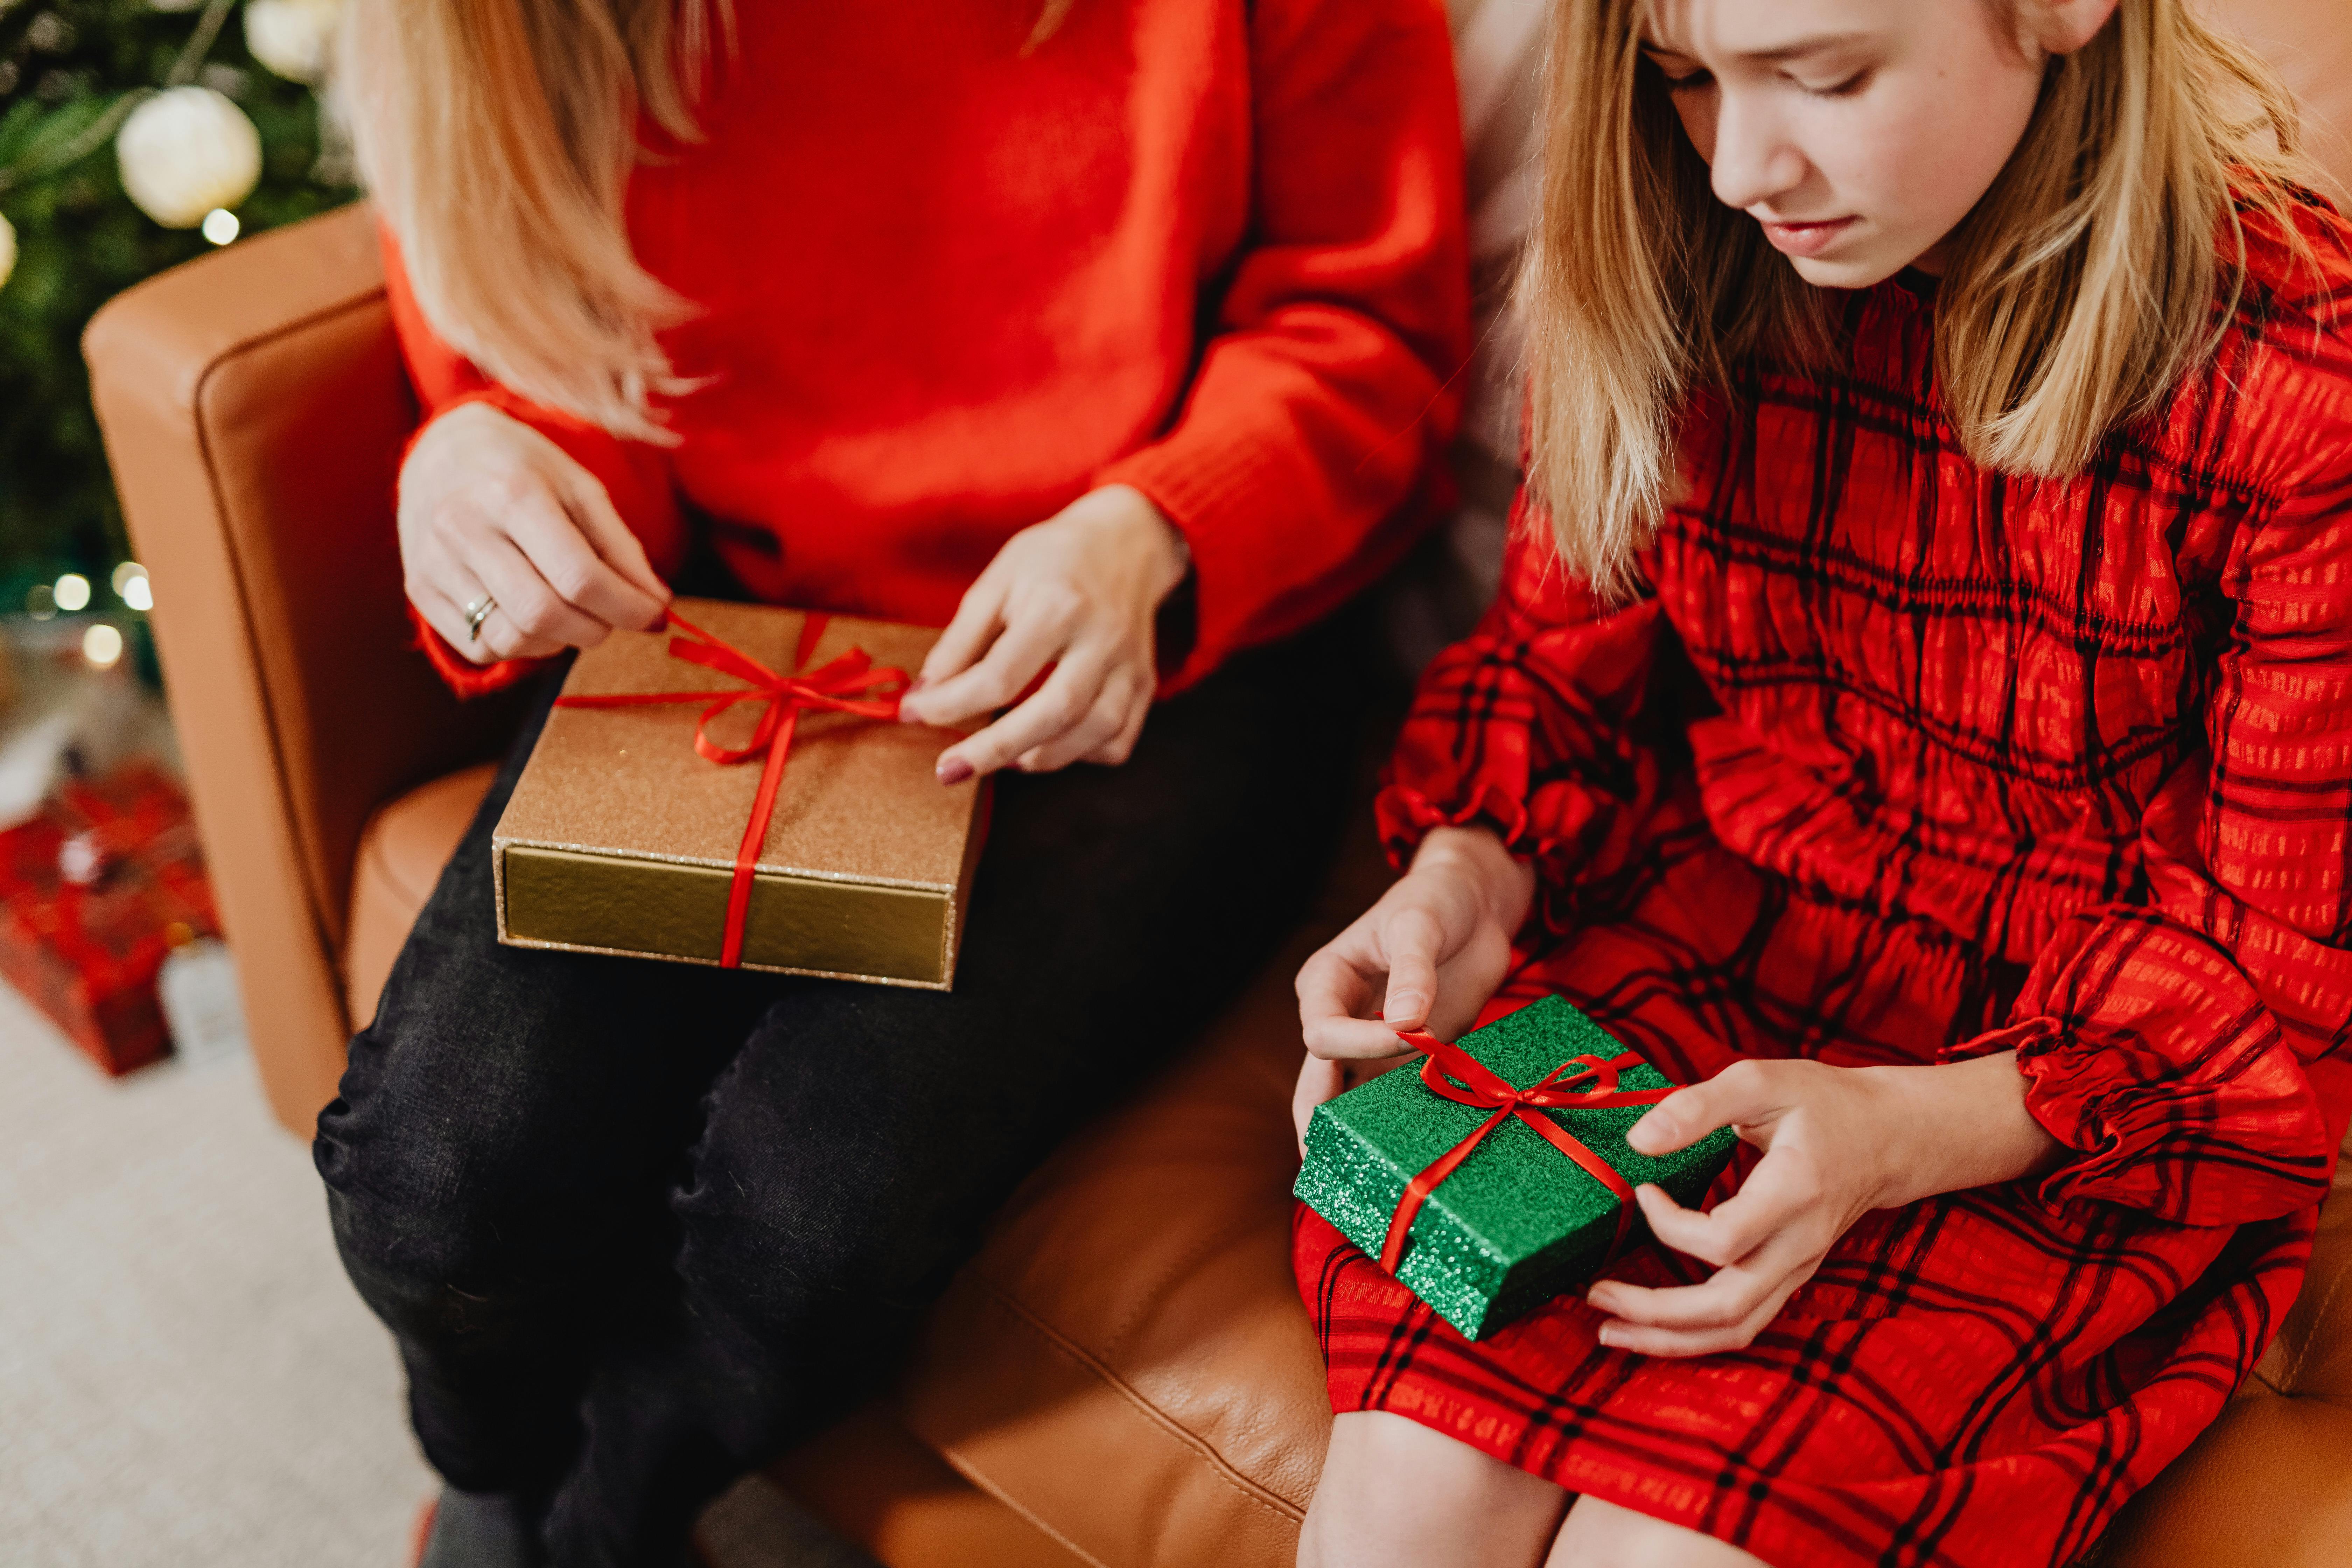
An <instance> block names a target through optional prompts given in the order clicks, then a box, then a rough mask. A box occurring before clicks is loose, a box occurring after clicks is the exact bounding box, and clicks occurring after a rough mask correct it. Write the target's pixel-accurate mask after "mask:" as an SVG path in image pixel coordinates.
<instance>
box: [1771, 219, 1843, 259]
mask: <svg viewBox="0 0 2352 1568" xmlns="http://www.w3.org/2000/svg"><path fill="white" fill-rule="evenodd" d="M1759 221H1762V220H1759ZM1853 224H1854V220H1853V218H1851V217H1833V218H1830V219H1828V220H1826V221H1824V222H1822V223H1770V222H1765V223H1764V237H1765V238H1766V239H1768V240H1770V241H1771V242H1772V248H1773V249H1775V250H1778V251H1780V252H1781V253H1782V254H1783V255H1787V256H1819V255H1820V254H1821V253H1822V251H1824V250H1827V249H1828V248H1829V247H1831V246H1832V245H1834V244H1836V243H1837V241H1838V239H1839V237H1841V236H1843V234H1844V233H1845V231H1846V230H1847V229H1849V228H1852V227H1853Z"/></svg>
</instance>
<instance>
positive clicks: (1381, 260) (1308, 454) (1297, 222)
mask: <svg viewBox="0 0 2352 1568" xmlns="http://www.w3.org/2000/svg"><path fill="white" fill-rule="evenodd" d="M1250 26H1251V29H1252V31H1251V50H1252V59H1251V72H1252V91H1253V93H1254V95H1255V106H1254V115H1255V138H1256V140H1255V176H1256V195H1255V209H1254V213H1253V218H1254V221H1253V225H1252V230H1251V237H1250V241H1249V248H1248V249H1247V250H1246V251H1245V252H1244V255H1243V256H1242V258H1241V259H1240V261H1239V263H1238V265H1237V266H1236V267H1235V268H1234V274H1233V277H1232V279H1231V281H1230V282H1229V284H1228V285H1227V287H1226V288H1225V289H1224V291H1223V298H1222V300H1221V303H1220V307H1219V310H1218V313H1217V315H1216V317H1215V320H1214V325H1213V335H1212V336H1211V337H1210V339H1209V341H1208V342H1207V344H1206V347H1205V350H1204V353H1203V355H1202V362H1201V364H1200V367H1199V370H1198V372H1197V373H1196V374H1195V375H1194V377H1193V381H1192V387H1191V389H1190V391H1189V394H1188V395H1187V397H1186V400H1185V403H1184V405H1183V407H1182V408H1181V411H1180V412H1179V414H1178V416H1177V418H1176V422H1175V424H1174V425H1173V426H1172V427H1171V429H1170V430H1169V431H1168V432H1167V433H1166V435H1165V436H1164V437H1162V438H1161V439H1160V440H1159V441H1157V442H1156V443H1154V444H1152V445H1151V446H1149V447H1144V448H1143V449H1142V450H1140V451H1139V452H1136V453H1133V454H1131V455H1129V457H1127V458H1122V459H1120V460H1119V461H1118V462H1116V463H1113V464H1111V465H1110V466H1109V467H1108V468H1105V469H1104V470H1102V471H1101V472H1100V473H1098V474H1097V476H1096V482H1097V484H1127V485H1132V486H1134V487H1135V488H1136V489H1139V490H1141V491H1142V492H1143V493H1144V494H1145V495H1147V496H1149V497H1150V499H1151V500H1152V501H1153V503H1154V504H1155V505H1157V506H1158V507H1159V508H1160V510H1161V511H1162V512H1164V513H1166V514H1167V516H1168V517H1169V519H1170V520H1171V521H1172V522H1174V524H1175V525H1176V527H1177V529H1178V530H1179V531H1181V533H1182V534H1183V535H1184V539H1185V542H1186V543H1187V545H1188V546H1189V547H1190V548H1191V550H1192V563H1193V570H1194V573H1195V576H1194V589H1195V594H1196V600H1195V623H1194V628H1193V637H1192V646H1191V647H1190V649H1189V650H1188V651H1187V652H1186V654H1185V655H1184V657H1183V658H1182V660H1181V663H1180V664H1178V665H1177V666H1176V667H1175V668H1173V669H1171V671H1170V675H1169V680H1168V685H1169V686H1170V687H1171V688H1173V687H1178V686H1181V685H1184V684H1186V683H1188V682H1190V681H1192V680H1194V679H1199V678H1200V677H1201V676H1202V675H1203V674H1205V673H1207V672H1208V671H1209V670H1211V669H1213V668H1215V666H1216V665H1217V663H1218V662H1219V661H1220V660H1221V659H1223V658H1226V657H1227V656H1229V655H1231V654H1232V653H1234V652H1235V651H1236V650H1238V649H1240V648H1242V647H1247V646H1249V645H1251V644H1253V643H1257V642H1263V641H1265V640H1267V639H1269V638H1273V637H1280V636H1282V635H1284V634H1286V633H1287V632H1290V631H1293V630H1296V629H1297V628H1298V627H1300V626H1305V625H1307V624H1308V623H1310V622H1312V621H1313V620H1314V619H1316V618H1317V617H1318V616H1321V615H1323V614H1324V613H1326V612H1328V610H1330V609H1331V608H1333V607H1334V606H1336V605H1338V604H1339V603H1340V602H1341V601H1342V600H1344V599H1345V598H1346V597H1347V596H1348V595H1350V594H1352V593H1353V592H1355V591H1356V590H1357V589H1359V588H1360V587H1362V586H1364V585H1365V584H1368V583H1370V581H1371V580H1372V579H1373V578H1374V577H1376V576H1377V575H1379V574H1380V573H1381V571H1383V570H1384V569H1386V568H1387V567H1388V566H1389V565H1391V563H1394V561H1395V560H1396V559H1397V558H1398V556H1400V555H1401V554H1402V552H1403V551H1404V549H1405V548H1406V546H1407V545H1409V544H1410V543H1411V542H1412V538H1413V536H1414V535H1415V534H1416V533H1417V532H1418V531H1419V528H1420V526H1421V525H1422V524H1423V523H1424V522H1425V521H1428V520H1429V519H1430V517H1432V516H1433V514H1434V512H1435V510H1437V508H1438V506H1439V505H1440V504H1441V503H1442V502H1443V500H1444V493H1443V487H1444V484H1445V483H1446V480H1445V479H1444V464H1443V458H1444V453H1445V450H1446V447H1447V445H1448V443H1449V442H1450V441H1451V439H1452V437H1453V433H1454V424H1455V421H1456V417H1457V415H1458V405H1459V395H1458V393H1457V391H1456V389H1455V387H1454V373H1455V372H1456V371H1457V370H1458V369H1459V368H1460V367H1461V365H1462V364H1463V363H1464V362H1465V359H1466V358H1467V357H1468V330H1469V329H1468V312H1469V305H1468V292H1469V279H1468V267H1469V264H1468V259H1467V254H1468V253H1467V243H1466V240H1465V235H1464V223H1465V219H1464V213H1463V200H1464V198H1463V189H1462V186H1463V170H1462V132H1461V121H1460V113H1459V110H1458V109H1457V107H1456V103H1455V98H1454V76H1453V67H1452V61H1453V50H1452V46H1451V42H1450V39H1449V37H1448V33H1447V29H1446V21H1445V11H1444V6H1443V5H1441V4H1439V3H1438V0H1259V3H1258V5H1256V6H1255V13H1254V16H1253V18H1252V21H1251V24H1250Z"/></svg>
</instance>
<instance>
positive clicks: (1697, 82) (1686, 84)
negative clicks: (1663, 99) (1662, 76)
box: [1666, 71, 1715, 92]
mask: <svg viewBox="0 0 2352 1568" xmlns="http://www.w3.org/2000/svg"><path fill="white" fill-rule="evenodd" d="M1713 85H1715V78H1714V77H1713V76H1712V75H1711V74H1709V73H1708V72H1706V71H1692V72H1690V73H1689V74H1688V75H1687V76H1670V77H1668V78H1667V79H1666V90H1667V91H1668V92H1696V91H1697V90H1698V89H1700V88H1703V87H1712V86H1713Z"/></svg>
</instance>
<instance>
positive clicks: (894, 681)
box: [555, 610, 908, 969]
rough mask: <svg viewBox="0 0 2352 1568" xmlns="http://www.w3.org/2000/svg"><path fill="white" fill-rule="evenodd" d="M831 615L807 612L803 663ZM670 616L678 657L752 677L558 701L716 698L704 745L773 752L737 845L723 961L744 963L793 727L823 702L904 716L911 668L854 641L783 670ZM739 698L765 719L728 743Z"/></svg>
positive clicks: (736, 756)
mask: <svg viewBox="0 0 2352 1568" xmlns="http://www.w3.org/2000/svg"><path fill="white" fill-rule="evenodd" d="M831 619H832V617H831V616H821V615H816V614H814V613H812V614H811V615H809V616H806V617H804V618H803V621H802V623H801V640H800V647H799V648H798V649H797V650H796V651H795V652H794V653H793V668H794V669H795V670H798V669H799V668H801V667H802V666H803V665H805V664H806V663H808V661H809V656H810V655H811V654H813V653H814V652H815V651H816V645H817V639H818V638H819V637H823V636H824V628H825V625H826V623H827V622H828V621H830V620H831ZM669 624H670V626H672V627H674V628H675V629H676V630H677V631H679V632H681V633H683V634H684V635H683V636H680V637H672V638H670V641H669V656H670V657H671V658H682V659H685V660H686V661H687V662H688V663H689V664H698V665H700V666H702V667H703V668H705V669H715V670H717V671H718V672H719V674H721V675H731V676H733V677H734V678H735V679H738V680H745V681H749V682H751V684H750V685H749V686H747V687H736V688H729V689H725V690H720V691H632V692H623V693H619V694H616V695H614V696H611V697H560V698H558V699H556V702H555V705H556V706H557V707H558V708H646V707H651V706H653V705H655V704H656V703H668V702H708V703H709V704H710V706H709V707H708V708H706V709H704V710H702V719H701V721H700V722H698V723H697V724H696V725H695V727H694V749H695V751H696V752H698V753H699V754H700V755H701V756H703V757H704V758H705V759H707V760H708V761H710V762H714V763H719V764H720V765H721V766H731V765H733V764H734V763H748V762H750V761H751V759H752V758H753V757H757V756H763V755H764V756H765V757H766V759H767V762H766V763H765V765H764V766H762V767H761V770H760V789H759V793H758V794H757V795H753V796H752V797H751V821H750V822H749V823H747V824H745V826H744V828H743V842H742V844H741V846H740V847H738V848H737V849H736V851H735V879H734V881H733V883H731V884H730V886H729V888H728V889H727V929H726V935H725V938H724V939H723V940H722V941H721V942H720V944H719V967H720V968H722V969H736V968H740V966H741V965H742V963H743V917H744V915H745V913H746V912H747V911H748V910H750V909H751V876H752V873H753V872H754V871H755V870H757V869H758V868H759V864H760V851H761V849H762V848H764V847H766V845H767V842H768V824H769V822H770V821H771V820H772V818H773V817H774V816H775V814H776V788H777V786H778V785H779V784H782V782H783V777H784V759H785V758H786V757H787V756H789V755H790V754H791V752H792V749H793V731H795V730H796V729H797V728H798V727H799V725H800V717H801V714H802V712H803V710H808V709H818V710H823V711H825V712H829V713H855V714H857V715H858V716H860V717H861V718H866V719H896V718H897V717H898V698H899V696H900V695H901V694H902V693H903V692H905V690H906V689H907V687H908V678H907V672H906V671H905V670H903V669H899V668H895V667H891V666H885V667H883V668H875V665H874V660H873V658H872V657H871V656H869V655H868V654H867V653H866V650H865V649H864V648H862V647H854V648H851V649H850V650H849V651H848V652H847V653H845V654H843V655H841V656H840V657H839V658H835V659H834V660H833V661H832V662H831V663H829V664H827V665H825V666H824V668H821V669H814V670H810V671H809V672H808V673H807V674H805V675H779V674H777V673H776V672H775V671H774V670H772V669H770V668H768V667H767V666H766V665H764V664H761V662H760V661H759V660H758V659H756V658H752V657H751V655H750V654H747V653H745V652H744V651H743V650H742V649H741V648H739V647H735V646H734V645H733V644H732V643H730V642H728V641H726V640H725V639H724V638H721V637H714V636H712V635H711V634H710V633H709V632H707V631H704V630H703V629H702V628H701V627H700V626H696V625H695V624H694V623H693V622H692V621H689V620H688V619H687V618H686V617H685V616H681V615H679V614H678V613H677V611H675V610H672V611H671V612H670V613H669ZM739 702H757V703H760V704H761V713H760V721H759V723H758V724H757V725H756V726H755V727H754V728H753V729H752V731H751V743H750V744H748V745H742V746H731V747H730V746H722V745H720V744H719V742H716V741H714V740H712V739H711V738H710V725H711V721H713V720H715V719H717V718H718V717H719V715H720V714H721V713H724V712H727V711H728V710H730V709H732V708H733V707H734V706H735V705H736V704H737V703H739Z"/></svg>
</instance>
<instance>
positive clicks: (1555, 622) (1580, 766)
mask: <svg viewBox="0 0 2352 1568" xmlns="http://www.w3.org/2000/svg"><path fill="white" fill-rule="evenodd" d="M1636 594H1637V596H1635V597H1633V599H1631V600H1630V601H1628V602H1626V603H1623V604H1618V605H1609V604H1604V603H1603V602H1602V601H1601V599H1599V598H1598V597H1597V596H1596V595H1594V594H1593V592H1592V591H1591V588H1590V587H1588V586H1587V585H1586V584H1584V583H1583V582H1582V581H1581V580H1580V579H1579V578H1577V577H1574V576H1572V575H1570V574H1569V572H1568V571H1567V569H1566V568H1565V567H1563V566H1562V565H1561V563H1560V562H1559V557H1558V555H1557V553H1556V552H1555V551H1554V548H1553V545H1552V542H1551V526H1550V523H1549V521H1548V520H1547V519H1546V517H1545V515H1544V513H1543V510H1542V509H1541V508H1540V507H1538V506H1537V505H1536V504H1535V503H1534V502H1533V501H1532V500H1531V499H1530V498H1529V496H1528V493H1527V492H1526V491H1525V490H1524V489H1522V490H1521V492H1520V494H1519V498H1518V500H1517V501H1516V502H1515V503H1514V505H1513V507H1512V516H1511V542H1510V546H1509V552H1508V554H1507V557H1506V559H1505V562H1504V568H1503V586H1502V592H1501V594H1500V595H1499V596H1498V597H1497V598H1496V602H1495V604H1494V605H1493V607H1492V608H1490V609H1489V610H1488V611H1487V612H1486V616H1485V618H1484V619H1483V620H1482V621H1481V622H1480V623H1479V625H1478V627H1477V629H1476V630H1475V632H1473V633H1472V634H1471V636H1470V637H1467V638H1465V640H1464V641H1462V642H1459V643H1456V644H1455V645H1454V646H1453V647H1450V648H1447V649H1446V650H1445V651H1444V653H1442V654H1440V655H1438V657H1437V658H1436V659H1435V660H1433V662H1432V663H1431V665H1430V667H1429V669H1428V671H1427V672H1426V673H1425V674H1424V675H1423V677H1422V679H1421V684H1420V688H1419V689H1418V690H1417V691H1416V692H1415V693H1414V696H1413V701H1412V709H1411V710H1410V711H1409V712H1408V714H1407V716H1406V719H1405V722H1404V727H1403V731H1402V734H1401V735H1400V737H1399V739H1398V742H1397V747H1396V752H1395V754H1394V755H1393V757H1392V758H1391V761H1390V763H1389V769H1388V773H1387V776H1386V778H1385V780H1384V781H1383V787H1382V789H1381V794H1380V796H1379V799H1378V802H1377V811H1378V815H1379V820H1380V828H1381V839H1382V841H1383V842H1384V843H1385V844H1386V845H1387V847H1388V850H1389V854H1390V857H1391V858H1392V859H1393V860H1394V861H1395V862H1396V864H1397V865H1398V867H1399V868H1402V867H1403V866H1404V864H1405V863H1406V861H1407V860H1408V859H1409V858H1411V856H1412V850H1413V848H1414V847H1415V846H1417V845H1418V844H1419V843H1420V842H1421V840H1422V839H1423V837H1425V836H1426V835H1427V834H1428V832H1429V830H1430V829H1431V828H1433V827H1436V826H1444V825H1455V826H1465V825H1476V826H1486V827H1489V828H1492V829H1493V830H1494V831H1495V832H1496V833H1497V834H1498V835H1500V836H1501V837H1502V839H1503V842H1504V843H1505V845H1506V846H1507V847H1509V849H1510V850H1511V852H1512V853H1514V854H1516V855H1520V856H1524V857H1527V858H1529V859H1530V860H1532V861H1533V863H1534V865H1535V868H1536V871H1537V887H1538V892H1537V900H1538V906H1537V908H1538V913H1539V915H1540V918H1541V919H1542V920H1543V921H1545V923H1546V924H1547V925H1548V926H1549V928H1550V929H1552V930H1554V931H1565V930H1567V929H1569V928H1570V927H1571V926H1572V925H1573V924H1574V923H1575V910H1576V905H1577V900H1578V895H1579V892H1580V889H1585V888H1588V887H1590V886H1591V885H1592V884H1593V883H1595V882H1596V881H1599V880H1601V879H1605V878H1607V877H1608V876H1610V875H1611V874H1612V873H1613V872H1615V871H1616V870H1618V869H1619V868H1622V866H1623V865H1624V863H1625V862H1626V860H1627V858H1628V857H1629V854H1630V852H1631V850H1632V849H1633V847H1634V845H1635V844H1636V843H1637V842H1638V838H1639V828H1640V826H1641V823H1642V821H1643V818H1644V817H1645V816H1647V814H1648V812H1649V810H1650V808H1651V807H1652V806H1653V805H1654V804H1655V802H1656V800H1657V798H1658V795H1659V790H1660V781H1661V770H1660V767H1659V763H1658V759H1657V757H1656V755H1655V754H1654V751H1653V750H1652V748H1651V747H1650V746H1649V745H1647V744H1645V743H1644V742H1643V741H1642V740H1641V739H1639V738H1638V733H1637V731H1638V729H1639V726H1637V724H1636V722H1635V719H1636V716H1637V715H1638V713H1639V712H1640V710H1641V709H1642V707H1643V701H1644V700H1645V697H1646V694H1647V692H1648V690H1649V687H1650V684H1651V675H1652V670H1653V668H1654V664H1655V662H1656V658H1655V654H1656V647H1657V641H1658V638H1659V637H1661V636H1663V635H1671V633H1670V632H1668V631H1666V630H1665V628H1664V618H1663V616H1662V614H1661V612H1660V609H1659V605H1658V602H1657V599H1656V597H1655V596H1654V595H1652V594H1650V593H1649V592H1648V591H1647V589H1646V588H1643V589H1637V591H1636Z"/></svg>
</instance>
